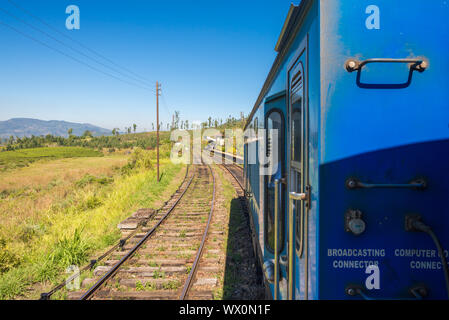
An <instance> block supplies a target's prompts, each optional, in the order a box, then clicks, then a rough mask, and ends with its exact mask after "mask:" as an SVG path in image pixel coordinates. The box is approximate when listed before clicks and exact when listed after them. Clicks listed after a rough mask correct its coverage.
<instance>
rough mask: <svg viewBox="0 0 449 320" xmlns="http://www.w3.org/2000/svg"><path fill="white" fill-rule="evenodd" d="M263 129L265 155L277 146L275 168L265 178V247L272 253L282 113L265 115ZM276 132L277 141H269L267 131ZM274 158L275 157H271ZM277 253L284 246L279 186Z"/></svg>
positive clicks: (280, 164)
mask: <svg viewBox="0 0 449 320" xmlns="http://www.w3.org/2000/svg"><path fill="white" fill-rule="evenodd" d="M265 128H266V129H267V131H266V134H267V137H266V138H267V140H266V141H267V146H266V148H267V149H266V155H267V157H270V156H271V153H272V152H274V148H273V146H274V145H277V150H276V151H277V166H276V165H274V167H273V169H274V170H273V172H271V174H270V175H267V176H265V203H266V205H265V217H264V222H265V228H264V229H265V239H266V246H267V249H268V250H269V251H270V252H274V206H275V183H274V182H275V180H276V179H281V178H282V177H283V175H284V172H283V171H284V159H283V155H284V150H283V146H284V119H283V116H282V113H281V112H279V111H278V110H273V111H271V112H270V113H268V114H267V117H266V120H265ZM273 129H274V130H278V136H277V141H271V138H270V135H269V130H273ZM273 158H276V157H273ZM279 188H280V190H279V193H280V194H279V207H278V213H279V252H281V251H282V250H283V244H284V241H283V239H284V223H283V222H284V211H285V210H284V207H285V205H284V193H285V190H283V185H282V184H280V185H279Z"/></svg>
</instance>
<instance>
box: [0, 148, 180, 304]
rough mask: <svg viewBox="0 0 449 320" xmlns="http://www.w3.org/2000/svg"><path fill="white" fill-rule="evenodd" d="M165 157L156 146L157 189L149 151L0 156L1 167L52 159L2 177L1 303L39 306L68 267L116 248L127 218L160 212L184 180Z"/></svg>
mask: <svg viewBox="0 0 449 320" xmlns="http://www.w3.org/2000/svg"><path fill="white" fill-rule="evenodd" d="M169 151H170V145H168V144H166V145H162V146H161V152H160V154H161V161H160V162H161V168H160V169H161V180H160V182H159V183H158V182H157V179H156V168H155V166H154V162H155V158H156V151H154V150H150V151H146V150H142V149H139V148H136V149H134V150H133V152H132V153H131V154H128V152H122V153H120V152H113V153H111V154H107V155H105V156H102V153H99V152H95V151H92V150H90V149H85V148H72V147H61V148H37V149H34V150H31V149H30V150H26V149H24V150H19V151H14V152H0V156H1V157H2V158H1V159H2V160H3V161H5V162H6V163H17V162H19V161H20V160H27V161H29V160H31V161H35V160H38V159H46V158H48V159H50V160H49V161H36V162H34V163H32V164H30V165H29V166H27V167H24V168H20V169H15V170H14V169H11V170H6V171H3V172H0V300H2V299H24V298H26V299H37V298H38V297H39V293H40V292H44V291H48V290H49V289H50V288H51V287H52V286H54V285H55V284H56V283H58V282H59V281H62V280H64V279H65V277H66V274H65V273H64V270H65V269H66V267H67V266H69V265H77V266H79V267H81V266H82V265H84V264H86V263H88V261H89V259H90V258H95V257H97V256H98V255H99V254H101V253H103V252H104V250H105V249H106V248H108V247H109V246H111V245H113V244H115V243H116V242H117V241H118V240H119V239H120V236H121V234H120V231H119V229H118V228H117V224H118V223H119V222H120V221H122V220H123V219H125V218H127V217H129V216H130V215H131V213H132V212H134V211H136V210H137V209H139V208H153V209H156V208H159V207H160V206H162V205H163V203H164V201H166V200H167V199H168V198H169V196H170V195H171V194H173V193H174V192H175V190H176V189H177V188H178V187H179V184H180V183H181V182H182V179H183V177H184V174H185V167H183V166H182V165H176V164H173V163H172V162H171V161H170V159H169V155H170V152H169ZM83 276H84V275H83ZM64 294H65V293H64V292H61V293H60V295H58V296H55V297H54V298H63V297H64Z"/></svg>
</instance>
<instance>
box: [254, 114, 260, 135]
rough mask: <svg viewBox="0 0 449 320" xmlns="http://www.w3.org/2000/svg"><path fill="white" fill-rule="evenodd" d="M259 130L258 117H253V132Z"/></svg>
mask: <svg viewBox="0 0 449 320" xmlns="http://www.w3.org/2000/svg"><path fill="white" fill-rule="evenodd" d="M258 132H259V119H258V118H257V117H256V118H255V119H254V133H255V134H256V135H257V133H258Z"/></svg>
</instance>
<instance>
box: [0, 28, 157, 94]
mask: <svg viewBox="0 0 449 320" xmlns="http://www.w3.org/2000/svg"><path fill="white" fill-rule="evenodd" d="M0 24H1V25H4V26H5V27H8V28H10V29H11V30H13V31H15V32H17V33H19V34H21V35H22V36H24V37H26V38H28V39H30V40H33V41H35V42H37V43H39V44H40V45H42V46H44V47H47V48H49V49H51V50H53V51H55V52H57V53H59V54H61V55H63V56H65V57H67V58H69V59H71V60H74V61H76V62H78V63H80V64H82V65H84V66H86V67H88V68H90V69H92V70H94V71H96V72H99V73H102V74H104V75H106V76H109V77H111V78H114V79H116V80H118V81H121V82H124V83H126V84H129V85H132V86H137V87H140V88H143V89H145V90H150V89H149V88H147V87H144V86H142V85H139V84H137V83H133V82H130V81H128V80H124V79H121V78H119V77H116V76H115V75H113V74H110V73H109V72H105V71H103V70H100V69H98V68H96V67H93V66H91V65H90V64H88V63H85V62H84V61H81V60H79V59H77V58H75V57H73V56H71V55H69V54H67V53H65V52H64V51H61V50H59V49H56V48H54V47H52V46H50V45H48V44H47V43H45V42H43V41H40V40H38V39H36V38H34V37H33V36H30V35H28V34H26V33H25V32H22V31H20V30H18V29H16V28H14V27H13V26H11V25H9V24H7V23H5V22H3V21H0Z"/></svg>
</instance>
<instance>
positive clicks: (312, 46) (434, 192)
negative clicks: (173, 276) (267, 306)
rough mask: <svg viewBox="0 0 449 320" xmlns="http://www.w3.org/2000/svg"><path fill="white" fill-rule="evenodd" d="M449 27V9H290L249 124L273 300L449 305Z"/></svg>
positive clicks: (340, 0)
mask: <svg viewBox="0 0 449 320" xmlns="http://www.w3.org/2000/svg"><path fill="white" fill-rule="evenodd" d="M286 9H287V8H286ZM448 17H449V2H448V1H445V0H432V1H424V0H395V1H391V0H369V1H368V0H357V1H348V0H302V1H300V2H299V3H298V4H296V5H293V4H292V5H291V7H290V9H289V11H288V15H287V18H286V21H285V23H284V25H283V27H282V30H281V34H280V36H279V39H278V41H277V43H276V45H275V50H276V52H277V55H276V58H275V61H274V63H273V65H272V67H271V70H270V71H269V74H268V76H267V78H266V80H265V82H264V84H263V87H262V89H261V92H260V94H259V96H258V98H257V100H256V103H255V104H254V107H253V108H252V109H251V112H250V113H249V117H248V121H247V123H246V127H245V132H246V131H249V130H250V131H252V132H254V137H252V138H251V136H249V135H245V141H244V157H243V158H244V160H243V162H244V163H243V167H244V185H245V186H244V188H245V194H246V198H247V203H248V210H249V216H250V222H251V229H252V232H253V242H254V243H253V245H254V248H255V251H256V254H257V257H258V260H259V262H260V265H261V268H262V269H263V277H264V281H265V283H266V287H267V295H268V297H269V298H271V299H275V300H321V299H324V300H364V299H365V300H385V299H387V300H390V299H392V300H396V299H399V300H403V299H404V300H415V299H416V300H421V299H431V300H440V299H447V298H448V295H449V274H448V273H449V272H448V266H447V259H446V258H447V254H448V251H447V250H448V249H449V232H447V231H448V230H449V90H448V89H449V76H448V75H449V42H448V41H447V39H449V24H448V20H447V18H448ZM270 130H271V131H275V130H276V131H277V132H278V134H277V135H275V136H273V137H275V138H272V139H271V140H270V139H267V136H268V132H270ZM270 137H271V136H270ZM264 139H266V140H264ZM263 141H265V142H263ZM266 141H268V142H266ZM259 148H262V149H263V148H266V150H265V151H266V154H267V155H269V156H273V155H274V154H276V155H277V159H278V160H277V163H276V164H274V165H273V168H276V169H273V170H271V171H270V172H268V173H262V169H263V168H264V166H265V165H266V163H262V160H261V159H259V157H255V160H254V161H250V160H249V159H250V158H251V156H253V153H254V150H259ZM272 159H274V158H273V157H272Z"/></svg>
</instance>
